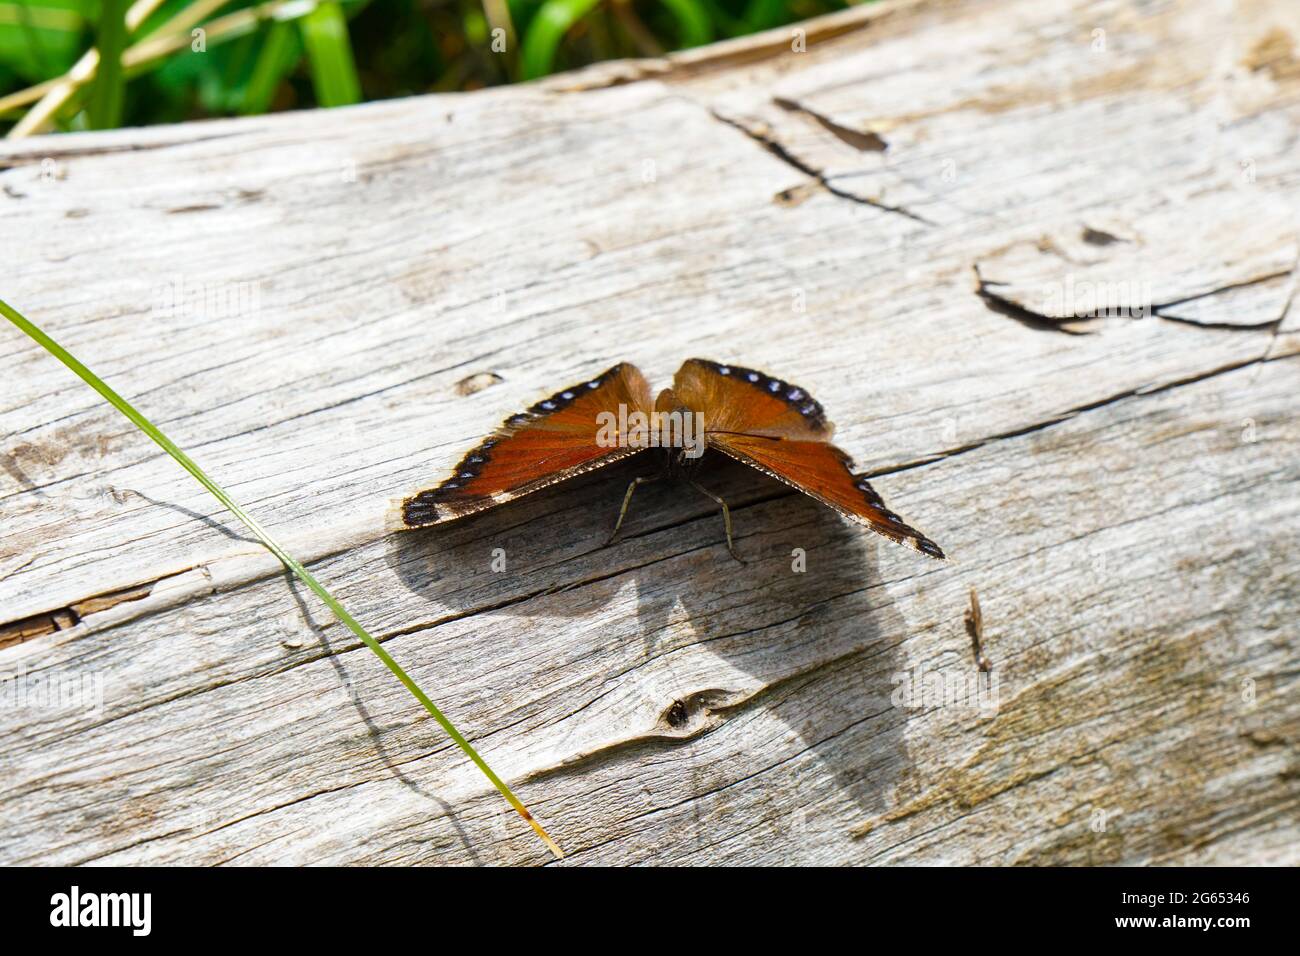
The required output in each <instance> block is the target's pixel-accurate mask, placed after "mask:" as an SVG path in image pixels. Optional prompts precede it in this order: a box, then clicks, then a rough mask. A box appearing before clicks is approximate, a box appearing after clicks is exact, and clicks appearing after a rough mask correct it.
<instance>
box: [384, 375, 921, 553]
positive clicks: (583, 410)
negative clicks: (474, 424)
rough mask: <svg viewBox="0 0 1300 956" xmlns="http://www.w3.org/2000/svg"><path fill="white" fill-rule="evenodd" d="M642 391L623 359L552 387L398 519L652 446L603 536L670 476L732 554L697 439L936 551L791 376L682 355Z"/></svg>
mask: <svg viewBox="0 0 1300 956" xmlns="http://www.w3.org/2000/svg"><path fill="white" fill-rule="evenodd" d="M651 394H652V393H651V391H650V386H649V385H648V384H647V383H646V380H645V376H644V375H642V374H641V372H640V371H639V370H638V369H637V368H636V367H635V366H633V365H629V364H627V363H626V362H624V363H620V364H618V365H615V366H614V367H613V368H611V369H609V370H608V371H607V372H604V373H603V374H601V375H598V376H596V377H595V378H593V379H590V380H589V381H585V382H579V383H578V384H577V385H573V386H570V387H569V388H566V389H564V390H563V391H560V392H556V393H555V394H554V395H552V396H551V397H550V398H547V399H545V400H543V401H540V402H538V403H537V404H536V405H534V406H532V407H531V408H529V409H528V410H527V411H526V412H522V413H520V414H518V415H514V416H512V417H511V418H508V419H506V421H505V423H504V424H502V426H501V427H500V428H498V429H497V430H496V432H495V433H493V434H492V435H491V436H490V437H489V438H487V439H486V440H484V441H483V442H482V443H481V444H479V445H478V446H477V447H476V448H474V449H472V450H471V451H470V452H469V453H468V454H466V455H465V457H464V458H462V459H461V461H460V464H458V465H457V466H456V470H455V472H454V473H453V474H452V476H451V477H450V478H448V479H447V480H446V481H444V482H443V483H442V484H440V485H438V486H437V487H436V488H430V489H427V490H424V491H420V492H417V493H416V494H414V495H412V496H411V497H409V498H407V499H406V500H405V501H404V502H402V508H401V520H402V526H403V527H405V528H422V527H425V526H427V525H435V524H441V523H442V522H445V521H452V520H454V519H456V518H463V517H464V516H466V515H470V514H474V513H475V512H478V511H482V510H484V509H485V508H490V507H492V506H493V505H497V504H502V503H504V502H507V501H512V500H514V499H515V498H519V497H521V496H523V495H526V494H529V493H531V492H534V491H538V490H540V489H542V488H546V487H548V486H549V485H553V484H555V483H556V482H559V481H564V480H565V479H567V478H572V477H574V476H576V475H581V474H584V473H585V472H589V471H592V470H594V469H596V468H602V467H604V466H605V465H609V464H611V463H613V462H616V461H619V460H621V459H623V458H627V457H630V456H632V455H636V454H640V453H642V452H644V451H646V450H647V449H652V448H657V449H659V450H660V451H661V453H662V454H661V460H662V468H661V469H660V471H659V472H657V473H655V474H650V475H644V476H641V477H638V478H636V479H634V480H633V481H632V483H631V484H630V485H628V488H627V491H626V492H625V494H624V496H623V505H622V508H621V509H620V510H619V515H618V521H617V522H616V523H615V525H614V530H613V532H612V533H611V534H610V536H609V542H612V541H613V540H614V539H615V538H616V537H617V535H618V532H619V529H620V528H621V527H622V526H623V519H624V518H625V517H626V516H627V510H628V506H629V505H630V504H631V501H632V495H633V493H634V492H635V491H636V489H637V488H638V487H640V486H641V485H643V484H645V483H647V482H650V481H657V480H660V479H662V478H680V479H684V480H686V481H687V482H688V483H690V484H691V485H692V486H694V487H695V488H696V489H697V490H699V491H700V492H702V493H703V494H705V495H707V496H708V497H709V498H711V499H713V501H714V502H715V503H717V504H718V506H719V507H720V509H721V512H722V517H723V524H724V527H725V528H726V532H727V550H728V551H730V553H731V556H732V557H733V558H736V560H737V561H739V560H741V559H740V557H739V555H737V554H736V549H735V545H734V543H733V541H732V533H731V510H730V508H729V507H728V506H727V503H726V502H725V501H724V500H723V499H722V498H721V497H719V496H718V495H716V494H714V493H713V492H711V491H709V490H708V489H707V488H705V487H704V486H703V485H701V484H700V483H699V482H698V481H696V480H695V476H696V473H697V471H698V469H699V464H700V460H701V457H702V455H703V453H704V451H705V450H706V449H714V450H716V451H719V452H721V453H723V454H725V455H728V456H730V457H731V458H734V459H736V460H737V461H740V462H743V463H744V464H746V465H749V466H750V467H752V468H756V469H758V470H759V471H761V472H763V473H764V474H766V475H769V476H771V477H772V478H776V479H777V480H778V481H783V482H785V483H786V484H787V485H790V486H791V487H793V488H796V489H798V490H799V491H802V492H803V493H804V494H806V495H809V496H811V497H813V498H815V499H817V500H818V501H820V502H821V503H822V504H825V505H829V506H830V507H831V508H834V509H835V510H836V511H838V512H839V513H840V514H842V515H844V516H845V517H847V518H851V519H852V520H854V521H856V522H858V523H859V524H863V525H865V526H866V527H868V528H870V529H871V530H872V531H875V532H876V533H877V534H882V535H884V536H885V537H886V538H889V539H890V540H891V541H894V542H897V543H898V544H902V545H906V546H908V547H910V548H913V549H915V550H916V551H920V552H921V553H922V554H926V555H929V556H930V557H932V558H939V559H942V558H943V557H944V553H943V550H942V549H941V548H940V547H939V546H938V545H937V544H935V543H934V542H933V541H931V540H930V539H929V538H927V537H926V536H925V535H923V534H922V533H921V532H919V531H917V530H916V529H915V528H913V527H911V526H909V525H908V524H906V523H905V522H904V521H903V519H902V518H900V517H899V516H898V515H897V514H895V513H894V512H892V511H890V510H889V508H887V507H886V506H885V502H884V500H883V499H882V498H881V497H880V495H879V494H878V493H877V492H876V491H875V489H873V488H872V487H871V484H870V483H869V482H868V481H867V480H866V479H865V478H860V477H858V476H856V475H855V474H854V473H853V460H852V459H851V458H850V457H849V456H848V455H847V454H846V453H845V452H843V451H841V450H840V449H839V448H836V447H835V446H834V445H832V444H831V442H830V439H831V435H832V433H833V431H834V426H833V425H832V424H831V423H830V422H829V421H827V420H826V413H825V411H824V410H823V409H822V406H821V404H820V403H819V402H817V401H816V400H815V399H814V398H813V397H812V396H811V395H809V394H808V392H807V391H806V390H804V389H802V388H800V387H799V386H797V385H792V384H790V383H789V382H785V381H782V380H780V379H778V378H775V377H774V376H771V375H767V374H765V373H763V372H759V371H755V370H754V369H750V368H742V367H740V366H737V365H724V364H721V363H719V362H712V361H708V360H706V359H690V360H689V361H687V362H685V363H684V364H683V365H682V367H681V368H680V369H679V370H678V372H677V374H676V376H674V378H673V384H672V387H671V388H666V389H664V390H663V391H661V392H660V393H659V395H658V397H656V398H653V399H652V397H651ZM609 542H606V543H609ZM742 563H743V562H742Z"/></svg>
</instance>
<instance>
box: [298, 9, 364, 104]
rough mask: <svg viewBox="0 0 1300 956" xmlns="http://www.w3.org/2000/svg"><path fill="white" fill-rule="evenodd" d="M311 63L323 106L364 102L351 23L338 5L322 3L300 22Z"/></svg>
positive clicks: (308, 58) (313, 80)
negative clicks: (351, 33)
mask: <svg viewBox="0 0 1300 956" xmlns="http://www.w3.org/2000/svg"><path fill="white" fill-rule="evenodd" d="M298 27H299V29H300V30H301V31H302V42H303V44H304V45H305V46H306V47H307V60H308V62H309V63H310V64H311V82H312V88H313V89H315V91H316V102H318V103H319V104H320V105H321V106H347V105H348V104H349V103H360V102H361V81H360V80H358V79H357V67H356V64H355V63H354V62H353V59H352V43H351V41H350V40H349V39H348V21H347V18H346V17H344V16H343V8H342V7H340V6H339V5H338V4H337V3H332V2H331V3H322V4H319V5H317V7H316V9H315V10H313V11H312V12H311V13H309V14H307V15H306V16H305V17H303V18H302V19H301V20H299V21H298Z"/></svg>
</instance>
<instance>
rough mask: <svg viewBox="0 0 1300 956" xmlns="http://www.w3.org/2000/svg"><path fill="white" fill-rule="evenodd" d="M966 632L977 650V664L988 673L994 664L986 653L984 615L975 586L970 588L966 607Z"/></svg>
mask: <svg viewBox="0 0 1300 956" xmlns="http://www.w3.org/2000/svg"><path fill="white" fill-rule="evenodd" d="M966 633H967V634H969V635H970V643H971V647H972V648H973V649H974V651H975V664H976V666H977V667H979V669H980V670H981V671H982V672H983V673H985V674H987V673H988V672H989V671H991V670H993V665H992V664H990V663H989V659H988V658H987V657H986V656H985V655H984V616H983V615H982V614H981V613H980V599H979V595H977V594H976V593H975V588H974V587H972V588H971V589H970V607H968V608H967V609H966Z"/></svg>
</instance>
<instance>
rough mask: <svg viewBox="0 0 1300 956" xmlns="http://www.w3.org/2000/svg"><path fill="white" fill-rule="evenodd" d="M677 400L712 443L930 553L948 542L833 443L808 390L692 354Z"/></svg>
mask: <svg viewBox="0 0 1300 956" xmlns="http://www.w3.org/2000/svg"><path fill="white" fill-rule="evenodd" d="M673 390H674V392H675V393H676V399H677V401H679V402H681V403H682V404H684V405H686V406H687V407H688V408H691V409H693V410H696V411H699V412H701V413H702V414H703V416H704V428H705V434H706V437H707V439H708V444H709V447H711V448H716V449H718V450H719V451H721V452H723V453H725V454H727V455H730V456H731V457H732V458H735V459H736V460H738V461H741V462H744V463H745V464H746V465H749V466H750V467H752V468H757V469H758V470H759V471H761V472H763V473H765V474H767V475H770V476H771V477H773V478H776V479H777V480H778V481H783V482H785V483H786V484H787V485H790V486H792V487H794V488H797V489H798V490H800V491H802V492H803V493H804V494H806V495H809V496H811V497H813V498H816V499H817V500H818V501H820V502H822V503H823V504H825V505H829V506H830V507H832V508H834V509H835V510H836V511H838V512H839V513H840V514H842V515H844V516H845V517H847V518H851V519H852V520H854V521H856V522H858V523H859V524H863V525H866V526H867V527H868V528H870V529H871V530H872V531H875V532H877V533H878V534H882V535H884V536H885V537H886V538H889V539H890V540H891V541H895V542H897V543H898V544H903V545H907V546H908V547H910V548H913V549H915V550H917V551H920V552H921V553H922V554H927V555H929V556H930V557H933V558H943V557H944V554H943V549H942V548H940V547H939V546H938V545H937V544H935V543H934V542H933V541H931V540H930V539H929V538H927V537H926V536H925V535H923V534H922V533H921V532H919V531H917V530H916V529H915V528H913V527H911V526H909V525H908V524H906V523H905V522H904V521H903V519H902V518H900V517H899V516H898V515H896V514H895V513H894V512H892V511H890V510H889V508H887V507H886V506H885V502H884V500H883V499H882V498H881V497H880V495H879V494H878V493H877V492H876V490H875V489H874V488H872V487H871V484H870V483H869V482H868V481H867V480H866V479H865V478H858V477H856V476H855V475H854V474H853V460H852V459H851V458H850V457H849V456H848V455H847V454H845V453H844V452H843V451H841V450H840V449H838V448H836V447H835V446H834V445H832V444H830V437H831V434H832V432H833V430H834V426H833V425H831V424H830V423H829V422H828V421H826V416H825V413H824V412H823V411H822V407H821V405H820V404H818V403H817V402H816V401H815V400H814V399H813V398H812V396H810V395H809V394H808V393H807V391H805V390H804V389H802V388H799V387H798V386H797V385H791V384H790V383H789V382H783V381H781V380H780V379H777V378H774V377H772V376H770V375H765V374H763V373H762V372H757V371H755V370H753V369H747V368H739V367H737V366H728V365H720V364H718V363H717V362H709V361H705V360H703V359H691V360H690V361H689V362H687V363H686V364H685V365H683V366H682V368H681V370H680V371H679V372H678V373H677V378H676V379H675V380H674V382H673Z"/></svg>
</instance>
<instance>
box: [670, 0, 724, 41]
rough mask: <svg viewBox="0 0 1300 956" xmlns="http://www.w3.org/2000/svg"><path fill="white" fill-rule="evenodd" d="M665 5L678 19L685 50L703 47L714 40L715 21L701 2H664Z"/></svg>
mask: <svg viewBox="0 0 1300 956" xmlns="http://www.w3.org/2000/svg"><path fill="white" fill-rule="evenodd" d="M663 5H664V6H665V7H667V8H668V10H669V11H670V12H671V13H672V15H673V16H674V17H675V18H676V19H677V25H678V29H679V31H680V33H679V36H680V37H681V45H682V47H683V48H686V47H692V46H703V45H704V44H706V43H708V42H710V41H711V40H712V39H713V21H711V20H710V19H709V11H708V10H706V9H705V8H704V5H703V4H702V3H700V2H699V0H663Z"/></svg>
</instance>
